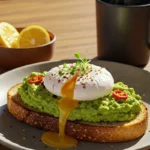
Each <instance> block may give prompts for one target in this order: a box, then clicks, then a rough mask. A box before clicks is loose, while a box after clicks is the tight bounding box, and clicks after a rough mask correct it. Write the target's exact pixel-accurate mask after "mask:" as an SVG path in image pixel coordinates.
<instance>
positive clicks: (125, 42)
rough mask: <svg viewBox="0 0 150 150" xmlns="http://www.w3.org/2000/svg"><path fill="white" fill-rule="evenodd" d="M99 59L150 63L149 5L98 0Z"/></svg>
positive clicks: (142, 63) (142, 64)
mask: <svg viewBox="0 0 150 150" xmlns="http://www.w3.org/2000/svg"><path fill="white" fill-rule="evenodd" d="M96 18H97V46H98V47H97V51H98V59H103V60H110V61H117V62H122V63H126V64H131V65H135V66H144V65H146V64H147V63H148V60H149V48H150V4H144V5H132V6H130V5H128V6H125V5H116V4H110V3H107V2H104V1H102V0H96Z"/></svg>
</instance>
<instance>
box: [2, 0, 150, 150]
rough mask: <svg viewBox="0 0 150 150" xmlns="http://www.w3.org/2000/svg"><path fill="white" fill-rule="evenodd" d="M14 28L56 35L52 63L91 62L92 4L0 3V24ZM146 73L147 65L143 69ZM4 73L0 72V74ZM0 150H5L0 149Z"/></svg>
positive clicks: (71, 0)
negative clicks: (43, 30)
mask: <svg viewBox="0 0 150 150" xmlns="http://www.w3.org/2000/svg"><path fill="white" fill-rule="evenodd" d="M2 21H5V22H9V23H11V24H13V25H14V26H15V27H25V26H28V25H31V24H38V25H41V26H43V27H45V28H46V29H48V30H49V31H52V32H53V33H55V34H56V37H57V40H56V49H55V52H54V55H53V58H52V60H51V61H53V60H60V59H70V58H74V56H73V55H74V53H75V52H77V51H79V52H80V53H81V55H82V56H85V57H87V58H94V57H95V56H96V54H97V52H96V17H95V0H86V1H85V0H0V22H2ZM145 69H146V70H149V71H150V63H149V64H148V65H147V66H146V67H145ZM5 71H7V69H3V68H0V74H1V73H3V72H5ZM0 150H8V149H7V148H4V147H3V146H1V145H0Z"/></svg>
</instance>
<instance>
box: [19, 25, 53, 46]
mask: <svg viewBox="0 0 150 150" xmlns="http://www.w3.org/2000/svg"><path fill="white" fill-rule="evenodd" d="M49 41H50V36H49V33H48V32H47V31H46V29H44V28H43V27H41V26H38V25H31V26H28V27H26V28H24V29H23V30H22V31H21V32H20V36H19V40H18V47H20V48H29V47H36V46H40V45H43V44H46V43H48V42H49Z"/></svg>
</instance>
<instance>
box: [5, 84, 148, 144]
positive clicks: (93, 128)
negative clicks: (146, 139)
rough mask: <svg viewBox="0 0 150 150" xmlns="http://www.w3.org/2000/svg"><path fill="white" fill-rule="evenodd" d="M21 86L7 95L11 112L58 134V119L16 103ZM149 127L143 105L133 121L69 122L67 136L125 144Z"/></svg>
mask: <svg viewBox="0 0 150 150" xmlns="http://www.w3.org/2000/svg"><path fill="white" fill-rule="evenodd" d="M19 86H21V83H20V84H17V85H15V86H13V87H12V88H10V90H9V91H8V93H7V106H8V110H9V112H10V113H11V114H12V115H13V116H14V117H15V118H17V119H18V120H20V121H23V122H24V123H27V124H29V125H31V126H34V127H37V128H40V129H44V130H49V131H52V132H58V118H55V117H52V116H49V115H46V114H41V113H38V112H34V111H32V110H29V109H26V108H24V107H22V106H21V105H20V104H18V103H16V102H15V100H14V99H13V97H14V95H15V94H17V89H18V87H19ZM147 125H148V111H147V108H146V106H145V105H144V104H143V103H142V104H141V112H140V113H139V114H138V115H137V116H136V118H135V119H134V120H132V121H129V122H122V123H115V122H113V123H100V124H94V123H85V122H71V121H68V122H67V124H66V128H65V132H66V134H67V135H69V136H72V137H74V138H77V139H78V140H83V141H91V142H125V141H130V140H134V139H136V138H138V137H140V136H142V135H143V134H144V133H145V132H146V129H147Z"/></svg>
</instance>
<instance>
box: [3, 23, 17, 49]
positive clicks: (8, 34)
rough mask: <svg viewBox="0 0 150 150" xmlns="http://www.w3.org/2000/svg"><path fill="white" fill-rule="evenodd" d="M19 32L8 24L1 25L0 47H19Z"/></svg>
mask: <svg viewBox="0 0 150 150" xmlns="http://www.w3.org/2000/svg"><path fill="white" fill-rule="evenodd" d="M18 37H19V32H18V31H17V30H16V29H15V27H14V26H12V25H11V24H9V23H7V22H1V23H0V45H2V46H4V47H8V48H12V47H17V45H18Z"/></svg>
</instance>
